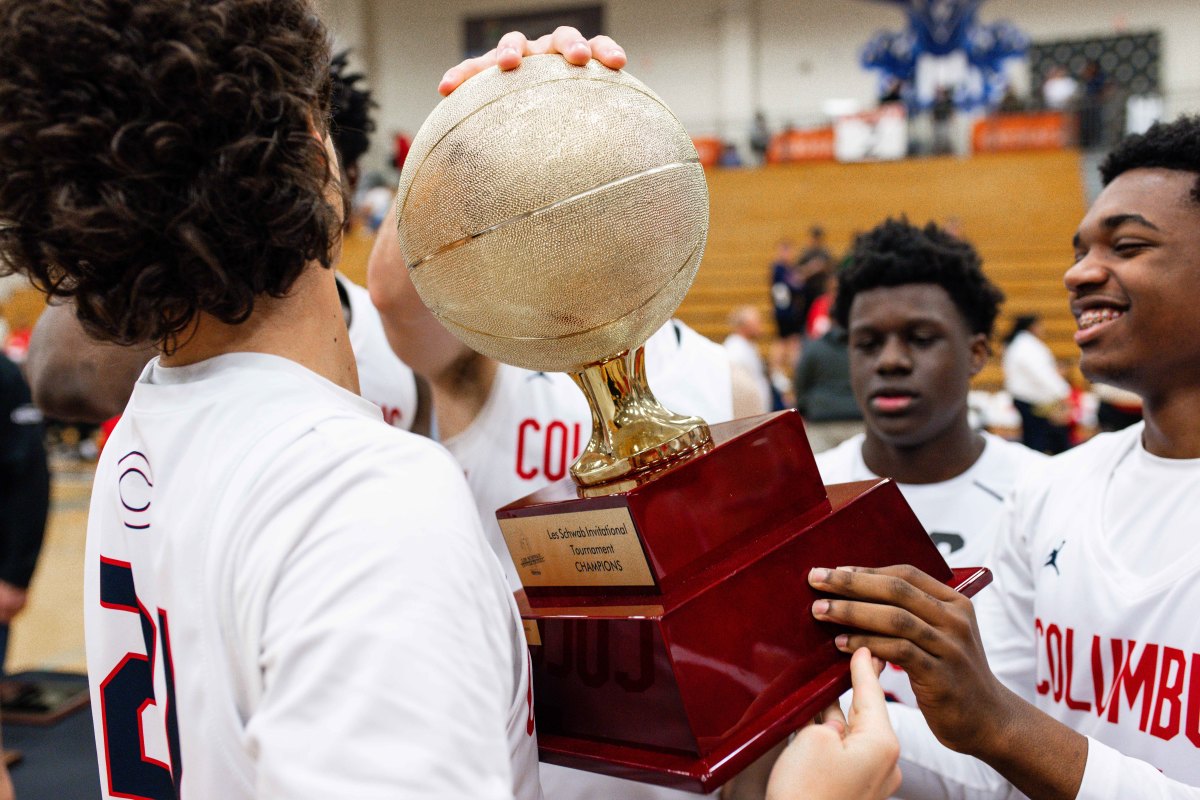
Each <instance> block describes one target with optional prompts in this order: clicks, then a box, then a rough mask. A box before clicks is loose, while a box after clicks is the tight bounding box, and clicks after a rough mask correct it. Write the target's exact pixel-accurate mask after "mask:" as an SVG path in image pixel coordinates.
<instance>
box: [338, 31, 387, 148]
mask: <svg viewBox="0 0 1200 800" xmlns="http://www.w3.org/2000/svg"><path fill="white" fill-rule="evenodd" d="M349 56H350V51H349V50H342V51H341V52H339V53H338V54H337V55H335V56H334V57H333V60H332V61H330V62H329V75H330V77H331V78H332V79H333V95H332V98H331V101H330V117H331V119H330V125H329V133H330V136H332V137H333V149H334V150H337V154H338V158H340V159H341V160H342V166H344V167H349V166H353V165H354V164H356V163H358V160H359V159H360V158H362V157H363V154H364V153H366V152H367V149H368V148H369V147H370V146H371V134H372V133H373V132H374V131H375V120H373V119H371V109H373V108H377V107H378V105H379V104H378V103H376V102H375V100H374V98H372V97H371V90H370V89H367V88H366V87H364V86H361V85H360V82H361V81H362V80H363V74H362V73H361V72H351V71H350V61H349Z"/></svg>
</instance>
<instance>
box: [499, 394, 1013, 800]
mask: <svg viewBox="0 0 1200 800" xmlns="http://www.w3.org/2000/svg"><path fill="white" fill-rule="evenodd" d="M712 431H713V439H714V445H715V446H714V448H713V450H712V451H710V452H708V453H706V454H704V455H701V456H698V457H695V458H693V459H691V460H688V461H684V462H682V463H680V464H678V465H676V466H674V467H671V468H670V469H668V470H665V471H664V472H662V473H661V474H659V475H656V476H654V477H653V478H652V479H651V480H649V481H647V482H644V483H642V484H640V485H637V486H633V487H631V488H629V489H628V490H627V491H624V492H621V493H619V494H614V495H609V496H605V497H593V498H581V497H579V494H578V492H577V491H576V488H575V486H574V484H573V483H571V482H570V480H569V479H568V480H564V481H560V482H559V483H556V484H554V485H552V486H549V487H547V488H546V489H544V490H542V491H540V492H537V493H535V494H533V495H530V496H529V497H527V498H524V499H523V500H519V501H517V502H516V503H513V504H510V505H508V506H506V507H504V508H502V509H500V511H498V512H497V517H498V518H499V520H500V524H501V528H502V529H503V531H504V534H505V538H506V540H507V541H508V544H509V548H510V550H511V552H512V555H513V559H514V561H515V562H516V564H517V567H518V570H519V571H520V574H521V578H522V581H523V582H524V584H525V587H526V588H525V590H524V591H522V592H519V593H518V603H519V605H520V609H521V615H522V618H523V619H524V621H525V630H526V637H527V639H528V641H529V645H530V652H531V655H532V661H533V680H534V697H535V713H536V715H537V728H538V743H539V746H540V748H541V758H542V760H543V761H546V762H549V763H553V764H560V765H563V766H567V767H574V768H578V769H585V770H589V771H593V772H602V773H605V774H608V775H614V776H617V777H622V778H630V779H634V780H638V781H642V782H646V783H654V784H659V785H663V786H670V787H674V788H679V789H686V790H690V791H694V792H710V791H712V790H713V789H715V788H716V787H718V786H720V785H721V784H722V783H724V782H725V781H727V780H729V779H730V778H731V777H733V776H734V775H736V774H737V773H738V772H740V771H741V770H742V769H744V768H745V767H746V766H748V765H749V764H751V763H752V762H753V761H755V760H756V759H757V758H759V757H760V756H761V755H763V754H764V753H766V752H767V751H768V750H769V749H770V748H772V747H773V746H775V745H776V744H778V743H779V742H780V741H782V740H783V739H784V738H785V737H786V736H787V735H788V734H789V733H791V732H792V731H794V730H795V729H796V728H798V727H800V726H801V725H803V724H804V723H805V722H807V721H808V719H810V718H811V717H812V716H813V715H814V714H816V713H817V712H818V711H820V710H821V709H823V708H824V707H825V706H827V705H828V704H829V703H830V702H831V701H833V700H834V699H835V698H836V697H838V695H840V694H841V693H842V692H844V691H846V690H847V689H848V688H849V686H850V679H849V659H848V657H847V656H846V655H845V654H844V653H842V652H841V651H839V650H837V648H836V647H835V646H834V644H833V639H834V637H835V636H836V635H837V634H838V633H840V632H841V631H842V630H843V629H842V628H840V627H837V626H833V625H829V624H826V623H820V622H817V621H816V620H815V619H814V618H813V617H812V614H811V607H812V603H813V602H814V601H815V600H816V599H817V598H818V596H819V595H818V594H817V593H816V592H814V591H813V590H812V589H811V588H810V587H809V585H808V581H807V575H808V572H809V570H810V569H812V568H813V567H833V566H850V565H854V566H866V567H878V566H886V565H889V564H904V563H907V564H912V565H914V566H916V567H918V568H919V569H921V570H923V571H925V572H927V573H929V574H930V575H932V576H934V577H936V578H938V579H939V580H942V581H944V582H946V583H948V584H949V585H951V586H954V587H955V588H957V589H959V590H960V591H963V592H964V593H967V594H974V592H976V591H978V590H979V589H980V588H982V587H983V586H985V585H986V584H987V583H988V582H989V581H990V574H989V573H988V572H987V570H983V569H969V570H956V571H951V570H950V569H949V567H947V566H946V563H945V561H944V560H943V559H942V557H941V554H940V553H939V552H938V550H937V548H936V547H935V546H934V544H933V543H932V541H931V540H930V539H929V536H928V535H927V534H926V533H925V531H924V529H923V528H922V527H921V525H920V523H919V522H918V521H917V519H916V517H915V516H914V515H913V513H912V511H911V510H910V509H909V508H908V505H907V504H906V503H905V502H904V499H903V497H902V496H901V495H900V492H899V490H898V489H897V487H896V485H895V484H894V483H892V482H891V481H887V480H878V481H864V482H860V483H851V484H840V485H835V486H830V487H824V486H822V484H821V482H820V479H819V478H818V477H817V470H816V465H815V463H814V461H813V457H812V453H811V451H810V449H809V447H808V442H807V439H806V438H805V436H804V428H803V423H802V422H801V420H800V416H799V414H797V413H796V412H794V411H793V412H779V413H777V414H771V415H767V416H764V417H756V418H753V419H748V420H738V421H735V422H729V423H724V424H722V425H716V426H713V428H712ZM827 488H828V491H827Z"/></svg>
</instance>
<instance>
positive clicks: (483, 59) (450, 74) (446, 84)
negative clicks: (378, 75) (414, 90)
mask: <svg viewBox="0 0 1200 800" xmlns="http://www.w3.org/2000/svg"><path fill="white" fill-rule="evenodd" d="M545 53H560V54H562V56H563V58H565V59H566V60H567V61H569V62H570V63H572V64H575V65H577V66H582V65H584V64H586V63H587V62H588V61H589V60H590V59H593V58H594V59H596V60H598V61H599V62H600V63H601V64H603V65H604V66H606V67H611V68H612V69H620V68H621V67H623V66H625V51H624V50H622V49H621V46H620V45H618V44H617V43H616V42H614V41H613V40H612V39H610V38H608V37H607V36H594V37H592V38H591V39H585V38H584V36H583V34H582V33H580V32H579V31H578V30H576V29H575V28H571V27H567V26H565V25H560V26H559V27H558V28H557V29H556V30H555V31H554V33H548V34H546V35H545V36H541V37H538V38H537V39H534V40H533V41H532V42H531V41H529V40H528V39H527V38H526V37H525V34H523V33H520V32H519V31H512V32H510V33H506V34H504V36H502V37H500V42H499V43H498V44H497V45H496V47H495V48H493V49H491V50H489V51H488V52H486V53H484V54H483V55H481V56H479V57H478V58H468V59H467V60H466V61H463V62H461V63H459V64H456V65H455V66H453V67H451V68H450V69H449V70H447V71H446V74H445V75H443V76H442V80H441V82H440V83H439V84H438V91H439V92H441V93H442V94H443V95H448V94H450V93H451V92H453V91H454V90H455V89H457V88H458V87H459V86H461V85H462V82H463V81H465V80H466V79H467V78H470V77H471V76H472V75H476V74H478V73H480V72H483V71H484V70H485V69H487V68H488V67H492V66H499V67H500V69H504V70H508V69H515V68H516V67H518V66H520V64H521V59H522V58H524V57H525V56H534V55H541V54H545Z"/></svg>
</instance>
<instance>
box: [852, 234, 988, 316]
mask: <svg viewBox="0 0 1200 800" xmlns="http://www.w3.org/2000/svg"><path fill="white" fill-rule="evenodd" d="M912 283H932V284H935V285H937V286H941V287H942V288H943V289H945V290H946V293H947V294H949V295H950V299H951V300H953V301H954V305H955V306H956V307H957V308H958V310H959V312H961V313H962V316H963V320H965V321H966V323H967V327H968V328H970V329H971V332H972V333H982V334H986V335H987V336H988V337H989V338H990V337H991V335H992V330H993V328H994V327H995V324H996V315H997V314H998V313H999V311H1000V304H1001V303H1002V302H1004V292H1002V291H1000V288H999V287H998V286H996V285H995V284H994V283H992V282H991V281H990V280H988V278H987V276H986V275H984V274H983V261H982V260H981V259H980V258H979V254H978V253H977V252H975V248H974V247H972V246H971V244H970V243H969V242H965V241H963V240H962V239H959V238H957V237H955V236H952V235H951V234H949V233H947V232H946V231H944V230H942V229H941V228H940V227H938V226H937V225H936V224H934V223H932V222H930V223H929V224H927V225H926V226H925V227H924V228H918V227H917V226H915V225H912V224H910V223H909V221H908V220H907V219H906V218H904V217H901V218H900V219H892V218H890V217H889V218H888V219H887V220H885V221H883V222H881V223H880V224H878V225H876V226H875V227H874V228H872V229H871V230H869V231H867V232H866V233H862V234H859V235H858V236H857V237H855V239H854V247H853V249H852V250H851V252H850V257H849V259H848V260H847V263H846V265H845V266H844V267H843V269H842V271H841V273H839V275H838V293H837V299H836V301H835V302H834V306H833V318H834V319H835V320H836V321H837V322H838V324H839V325H841V326H842V327H843V328H849V327H850V306H851V305H852V304H853V303H854V297H855V296H856V295H857V294H858V293H859V292H865V291H868V290H870V289H877V288H879V287H883V286H906V285H908V284H912Z"/></svg>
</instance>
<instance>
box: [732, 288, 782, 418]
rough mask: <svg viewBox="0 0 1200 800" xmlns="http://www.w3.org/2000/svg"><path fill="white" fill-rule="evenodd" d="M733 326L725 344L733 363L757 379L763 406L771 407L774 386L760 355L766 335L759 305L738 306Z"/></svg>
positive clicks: (734, 311) (733, 313) (734, 312)
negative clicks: (768, 378)
mask: <svg viewBox="0 0 1200 800" xmlns="http://www.w3.org/2000/svg"><path fill="white" fill-rule="evenodd" d="M729 327H730V329H731V331H730V334H729V335H728V336H726V337H725V342H724V344H725V351H726V352H727V353H729V360H730V361H731V362H732V363H734V364H737V365H738V366H740V367H741V368H742V369H743V370H745V372H746V374H747V375H749V376H750V377H751V378H752V379H753V380H754V385H755V387H756V388H757V389H758V393H759V396H760V398H761V399H762V407H763V408H771V407H772V402H771V385H770V383H769V382H768V381H767V368H766V366H765V365H764V364H763V360H762V356H761V355H759V352H758V341H759V339H761V338H762V335H763V321H762V314H761V313H760V312H759V310H758V308H757V307H756V306H738V307H737V308H735V309H734V310H733V312H732V313H731V314H730V315H729Z"/></svg>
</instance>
